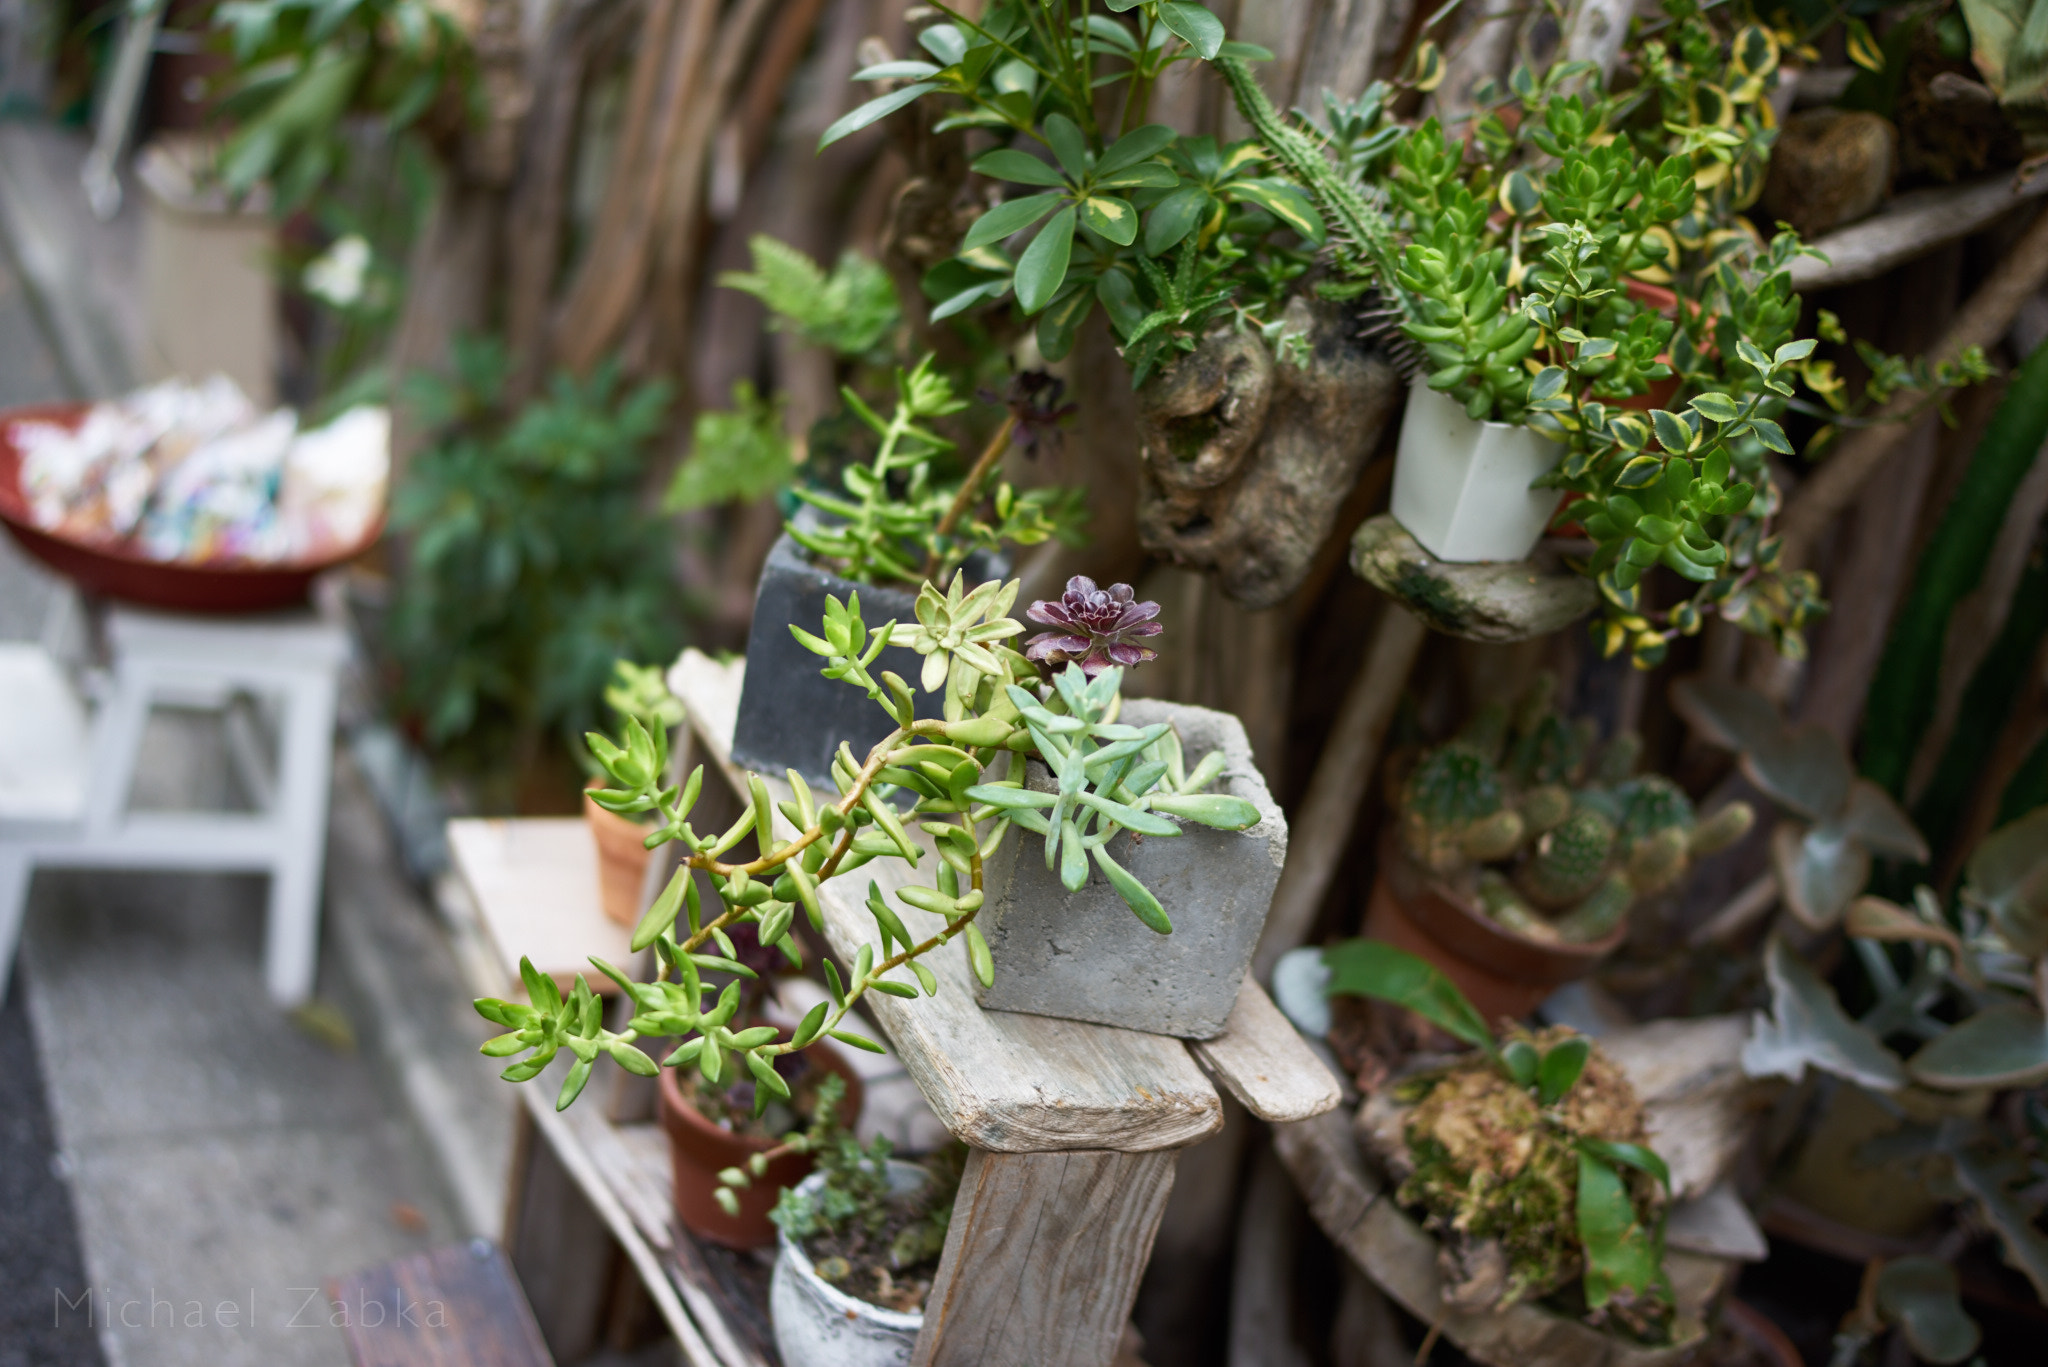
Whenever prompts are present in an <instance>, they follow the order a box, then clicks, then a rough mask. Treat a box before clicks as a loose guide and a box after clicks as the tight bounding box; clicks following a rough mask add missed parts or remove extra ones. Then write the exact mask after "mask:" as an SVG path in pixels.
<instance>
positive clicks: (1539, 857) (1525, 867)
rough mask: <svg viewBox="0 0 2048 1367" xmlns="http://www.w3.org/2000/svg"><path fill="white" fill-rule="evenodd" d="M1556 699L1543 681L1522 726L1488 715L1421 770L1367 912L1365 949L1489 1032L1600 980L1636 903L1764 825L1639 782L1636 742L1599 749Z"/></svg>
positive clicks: (1657, 778)
mask: <svg viewBox="0 0 2048 1367" xmlns="http://www.w3.org/2000/svg"><path fill="white" fill-rule="evenodd" d="M1554 690H1555V681H1554V680H1553V679H1552V678H1551V676H1548V675H1544V676H1542V677H1541V678H1540V679H1539V680H1538V682H1537V683H1536V684H1535V685H1534V686H1532V688H1531V689H1530V690H1529V692H1528V693H1527V694H1526V695H1525V696H1524V697H1523V698H1522V699H1521V700H1520V701H1519V703H1518V704H1517V706H1516V708H1515V709H1514V713H1513V715H1512V717H1511V716H1510V715H1509V713H1508V710H1507V709H1505V708H1501V707H1494V708H1489V709H1487V710H1485V711H1482V712H1481V713H1480V714H1479V715H1478V716H1477V717H1475V718H1474V719H1473V722H1472V723H1471V724H1470V725H1469V726H1467V727H1466V729H1465V730H1464V732H1463V733H1461V734H1460V735H1459V736H1458V737H1457V738H1455V739H1453V740H1451V741H1449V742H1447V743H1445V744H1443V745H1439V746H1436V747H1434V748H1432V749H1430V750H1428V751H1426V752H1424V753H1423V754H1422V755H1421V756H1420V757H1419V758H1418V759H1417V760H1416V761H1415V763H1414V766H1413V767H1412V768H1411V769H1410V770H1409V771H1408V774H1407V776H1406V778H1405V779H1404V781H1403V782H1402V784H1401V786H1400V791H1399V797H1398V799H1397V801H1396V804H1395V805H1396V817H1395V821H1394V822H1393V824H1392V826H1391V827H1390V829H1389V830H1388V831H1387V832H1386V834H1385V835H1384V836H1383V837H1382V840H1381V845H1380V853H1381V857H1380V867H1379V873H1378V877H1377V879H1376V881H1375V883H1374V886H1373V891H1372V897H1371V900H1370V902H1369V903H1368V904H1367V910H1366V919H1365V934H1366V935H1367V936H1369V937H1372V938H1375V939H1379V940H1384V941H1386V942H1388V943H1390V944H1393V945H1396V946H1399V947H1400V948H1403V949H1405V950H1407V951H1409V952H1411V953H1414V954H1417V955H1420V956H1421V957H1423V958H1425V959H1427V960H1428V961H1430V962H1431V963H1433V964H1435V965H1436V966H1437V967H1438V968H1440V969H1441V970H1442V971H1443V972H1444V973H1445V974H1446V975H1447V976H1448V977H1449V978H1450V979H1451V981H1453V982H1454V983H1456V984H1457V985H1458V987H1459V989H1460V990H1461V991H1463V992H1464V994H1465V995H1466V996H1467V997H1469V998H1470V999H1471V1000H1472V1001H1473V1002H1474V1003H1475V1004H1476V1005H1477V1006H1478V1007H1479V1009H1480V1010H1481V1011H1483V1012H1484V1013H1485V1014H1486V1017H1487V1019H1498V1018H1500V1017H1503V1016H1507V1017H1519V1016H1523V1015H1526V1014H1527V1013H1528V1012H1529V1011H1531V1010H1533V1009H1534V1008H1535V1007H1536V1005H1537V1004H1538V1003H1539V1002H1541V1001H1542V1000H1543V999H1544V998H1545V997H1547V996H1549V995H1550V993H1551V992H1553V991H1555V990H1556V989H1557V988H1558V987H1561V986H1563V985H1564V984H1565V983H1567V982H1571V981H1573V980H1574V979H1577V978H1580V977H1583V976H1585V975H1586V974H1588V973H1590V972H1591V971H1592V970H1593V968H1594V967H1595V965H1597V964H1598V963H1599V961H1600V960H1601V959H1602V958H1604V957H1605V956H1606V955H1607V954H1609V953H1611V952H1612V951H1613V950H1614V949H1615V948H1616V947H1617V946H1618V945H1619V944H1620V943H1621V940H1622V937H1623V935H1624V934H1625V933H1626V926H1625V925H1624V921H1625V918H1626V917H1627V915H1628V912H1629V909H1630V907H1631V906H1632V905H1633V904H1634V902H1635V900H1636V899H1637V898H1638V897H1639V896H1643V895H1646V894H1649V893H1653V892H1659V891H1663V890H1665V889H1668V888H1671V887H1674V886H1676V885H1677V884H1678V883H1679V882H1680V880H1682V879H1683V878H1684V877H1685V875H1686V873H1687V870H1688V869H1689V867H1690V865H1691V862H1692V860H1693V859H1695V858H1698V857H1700V856H1703V855H1707V854H1711V853H1713V852H1714V851H1716V850H1719V849H1722V848H1725V847H1726V846H1728V845H1730V844H1732V843H1734V842H1735V841H1736V840H1738V839H1740V838H1741V837H1742V835H1743V834H1744V833H1746V832H1747V831H1748V829H1749V827H1750V824H1751V822H1752V821H1753V820H1754V813H1753V812H1752V811H1751V810H1750V808H1749V807H1748V805H1747V804H1745V803H1740V802H1734V803H1729V804H1728V805H1727V806H1725V807H1723V808H1721V809H1720V810H1719V811H1717V812H1715V813H1714V814H1713V815H1712V816H1711V817H1708V818H1706V819H1704V820H1702V819H1700V818H1699V817H1697V816H1696V814H1695V813H1694V811H1693V806H1692V802H1691V800H1690V799H1689V798H1687V797H1686V795H1685V793H1684V792H1683V791H1682V790H1681V789H1680V788H1679V787H1678V786H1677V785H1676V784H1673V783H1672V782H1671V781H1670V780H1669V779H1666V778H1664V777H1662V776H1661V775H1657V774H1636V773H1634V772H1633V770H1634V767H1635V760H1636V752H1637V749H1638V747H1637V745H1636V743H1635V740H1634V738H1633V737H1630V736H1621V737H1617V738H1616V739H1615V740H1613V741H1611V742H1609V743H1608V744H1607V745H1606V746H1604V747H1596V746H1595V743H1594V737H1593V735H1592V728H1591V726H1590V724H1589V723H1585V722H1576V723H1575V722H1572V721H1570V720H1567V719H1566V718H1564V717H1562V716H1560V715H1559V714H1558V713H1557V712H1556V711H1555V710H1554V708H1553V707H1552V697H1553V694H1554Z"/></svg>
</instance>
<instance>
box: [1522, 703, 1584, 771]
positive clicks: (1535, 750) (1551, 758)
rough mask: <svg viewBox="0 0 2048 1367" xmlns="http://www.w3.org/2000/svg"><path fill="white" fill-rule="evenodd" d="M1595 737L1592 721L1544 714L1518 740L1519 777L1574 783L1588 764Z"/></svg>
mask: <svg viewBox="0 0 2048 1367" xmlns="http://www.w3.org/2000/svg"><path fill="white" fill-rule="evenodd" d="M1592 741H1593V731H1592V725H1591V723H1589V722H1574V721H1570V720H1567V719H1566V718H1564V717H1560V716H1557V715H1556V714H1554V713H1553V714H1550V715H1547V716H1544V717H1542V718H1540V719H1539V720H1538V721H1537V722H1536V724H1535V725H1534V726H1533V727H1532V728H1530V729H1529V730H1527V731H1525V732H1523V733H1522V734H1521V735H1520V736H1519V737H1517V738H1516V740H1515V748H1514V764H1513V767H1514V772H1515V777H1516V779H1518V780H1519V781H1520V782H1522V783H1525V784H1541V783H1573V782H1575V781H1577V779H1578V778H1579V776H1580V773H1581V771H1582V770H1584V768H1585V766H1586V755H1587V753H1588V752H1589V751H1590V750H1591V749H1592Z"/></svg>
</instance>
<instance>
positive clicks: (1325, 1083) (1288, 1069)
mask: <svg viewBox="0 0 2048 1367" xmlns="http://www.w3.org/2000/svg"><path fill="white" fill-rule="evenodd" d="M1188 1048H1189V1049H1191V1050H1193V1051H1194V1055H1195V1057H1196V1058H1197V1059H1198V1060H1200V1061H1201V1064H1202V1066H1203V1067H1204V1068H1206V1069H1208V1070H1209V1076H1210V1077H1213V1078H1215V1079H1216V1080H1217V1081H1218V1082H1220V1083H1222V1084H1223V1085H1224V1086H1225V1087H1226V1088H1228V1089H1229V1091H1230V1094H1231V1095H1232V1096H1234V1097H1236V1098H1237V1099H1238V1100H1239V1101H1240V1102H1242V1103H1244V1108H1245V1109H1246V1110H1248V1111H1250V1112H1251V1113H1252V1114H1253V1115H1255V1116H1257V1117H1258V1118H1259V1119H1261V1120H1265V1121H1271V1122H1273V1123H1275V1124H1282V1123H1285V1122H1288V1121H1293V1120H1307V1119H1309V1118H1310V1117H1312V1116H1318V1115H1322V1114H1323V1113H1324V1112H1326V1111H1334V1110H1335V1109H1337V1105H1338V1103H1339V1102H1341V1101H1342V1100H1343V1099H1344V1093H1343V1089H1342V1088H1341V1087H1340V1086H1339V1084H1338V1082H1337V1079H1336V1078H1335V1077H1333V1076H1332V1075H1331V1073H1330V1070H1329V1069H1328V1068H1327V1067H1325V1066H1324V1064H1323V1061H1322V1059H1320V1058H1318V1057H1317V1056H1316V1052H1315V1050H1313V1049H1311V1048H1309V1046H1308V1041H1307V1040H1305V1039H1303V1038H1302V1037H1301V1034H1300V1032H1299V1031H1297V1030H1296V1029H1295V1028H1294V1026H1293V1024H1292V1023H1291V1022H1289V1021H1288V1019H1287V1017H1285V1016H1283V1015H1281V1014H1280V1008H1279V1007H1277V1006H1275V1005H1273V999H1272V998H1271V997H1269V996H1267V995H1266V992H1265V989H1264V988H1262V987H1260V986H1259V985H1258V984H1257V983H1256V982H1254V981H1252V979H1251V978H1250V977H1246V978H1245V980H1244V985H1243V986H1241V987H1239V988H1238V989H1237V1005H1236V1007H1235V1008H1233V1009H1232V1010H1231V1013H1230V1020H1229V1022H1228V1023H1226V1024H1225V1025H1224V1027H1223V1033H1222V1034H1220V1035H1218V1036H1217V1037H1216V1038H1215V1039H1211V1040H1202V1041H1199V1042H1197V1043H1194V1044H1190V1045H1189V1046H1188Z"/></svg>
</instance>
